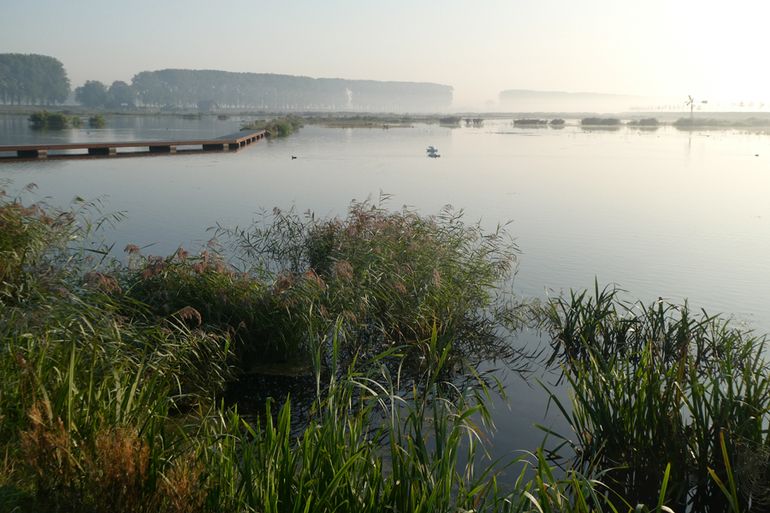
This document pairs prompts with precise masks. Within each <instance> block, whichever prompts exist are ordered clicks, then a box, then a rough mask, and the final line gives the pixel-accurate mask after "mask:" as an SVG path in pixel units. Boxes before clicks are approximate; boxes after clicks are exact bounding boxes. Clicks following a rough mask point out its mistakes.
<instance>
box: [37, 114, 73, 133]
mask: <svg viewBox="0 0 770 513" xmlns="http://www.w3.org/2000/svg"><path fill="white" fill-rule="evenodd" d="M71 121H72V120H71V119H70V118H69V117H68V116H67V115H66V114H63V113H61V112H48V111H45V110H42V111H38V112H34V113H32V114H31V115H30V116H29V123H30V126H31V127H32V128H34V129H50V130H63V129H65V128H67V127H68V126H69V125H70V122H71Z"/></svg>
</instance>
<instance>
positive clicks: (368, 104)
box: [0, 54, 452, 112]
mask: <svg viewBox="0 0 770 513" xmlns="http://www.w3.org/2000/svg"><path fill="white" fill-rule="evenodd" d="M69 93H70V82H69V79H68V78H67V73H66V71H65V69H64V66H63V65H62V63H61V62H59V61H58V60H57V59H55V58H53V57H48V56H45V55H34V54H30V55H25V54H0V102H2V103H5V104H46V105H50V104H56V103H62V102H64V101H65V100H66V99H67V97H68V96H69ZM74 93H75V101H77V102H78V103H80V104H81V105H83V106H86V107H91V108H112V109H121V108H133V107H135V106H137V105H143V106H151V107H158V108H161V109H168V110H173V109H190V108H194V109H199V110H201V111H207V110H213V109H217V108H225V109H244V108H248V109H260V110H274V111H303V110H305V111H306V110H321V111H326V110H328V111H334V110H348V111H379V112H399V111H407V112H435V111H440V110H444V109H446V108H447V107H449V106H450V105H451V103H452V87H451V86H447V85H442V84H433V83H424V82H380V81H374V80H346V79H339V78H311V77H304V76H294V75H276V74H271V73H234V72H227V71H217V70H186V69H164V70H159V71H142V72H140V73H138V74H137V75H135V76H134V77H133V79H132V80H131V84H128V83H126V82H123V81H119V80H118V81H115V82H113V83H112V84H111V85H110V86H107V85H106V84H104V83H102V82H100V81H98V80H88V81H87V82H85V84H83V85H82V86H80V87H77V88H76V89H75V91H74Z"/></svg>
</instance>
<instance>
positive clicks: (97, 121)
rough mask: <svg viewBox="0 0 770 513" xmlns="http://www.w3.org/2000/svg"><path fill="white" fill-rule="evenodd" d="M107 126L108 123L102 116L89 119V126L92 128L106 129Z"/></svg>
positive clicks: (98, 115) (97, 115)
mask: <svg viewBox="0 0 770 513" xmlns="http://www.w3.org/2000/svg"><path fill="white" fill-rule="evenodd" d="M106 125H107V121H106V120H105V119H104V116H102V115H101V114H96V115H94V116H91V117H89V118H88V126H89V127H90V128H104V127H105V126H106Z"/></svg>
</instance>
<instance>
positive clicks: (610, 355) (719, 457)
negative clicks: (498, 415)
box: [542, 285, 770, 511]
mask: <svg viewBox="0 0 770 513" xmlns="http://www.w3.org/2000/svg"><path fill="white" fill-rule="evenodd" d="M542 315H543V318H544V320H545V321H544V326H545V328H546V329H547V330H548V331H549V332H550V334H551V336H552V339H553V353H552V357H551V361H552V362H556V361H559V362H561V364H562V366H563V369H564V375H565V377H566V379H567V380H568V382H569V384H570V386H571V389H572V391H573V394H572V399H571V403H570V404H569V405H566V404H562V403H561V402H560V401H559V400H558V399H557V398H556V396H555V395H552V397H551V400H552V402H553V403H554V404H555V405H556V407H558V408H559V409H560V410H561V411H562V413H563V414H564V415H565V417H566V418H567V420H568V421H569V423H570V425H571V429H572V434H571V435H570V436H565V437H564V441H565V442H567V443H568V444H570V445H571V446H572V448H573V450H574V451H575V454H576V455H577V456H576V457H577V461H578V462H579V465H580V467H581V468H583V469H584V470H585V471H586V472H591V471H593V470H596V469H602V470H603V471H604V476H605V483H606V484H608V485H609V486H611V487H612V488H613V489H614V490H615V491H617V492H619V493H620V494H622V495H623V496H625V497H627V498H631V499H634V500H637V501H640V502H647V503H649V502H650V499H651V498H652V497H653V496H655V494H656V493H657V489H658V488H657V487H658V485H659V480H660V476H661V475H662V473H663V472H664V470H665V469H666V467H667V466H669V465H670V467H669V471H668V473H669V475H670V484H669V493H670V499H671V500H672V501H673V504H677V505H679V506H681V507H688V508H690V507H692V508H694V509H695V510H698V511H707V510H708V511H722V510H723V509H724V508H725V507H726V503H725V500H726V498H725V496H724V494H723V493H722V492H723V490H721V489H720V487H719V486H717V484H718V482H720V480H721V481H722V482H726V480H727V474H728V473H729V470H730V465H732V468H733V469H734V475H735V482H736V483H737V484H736V486H737V490H738V494H739V495H740V504H741V508H744V507H747V505H749V504H754V505H759V504H764V503H765V502H766V501H767V499H768V497H769V496H768V493H767V489H766V487H765V486H764V485H762V484H761V482H762V478H760V477H759V476H765V475H767V474H768V472H770V458H768V457H767V455H768V454H770V438H768V425H770V414H769V413H768V412H770V378H769V377H768V376H769V375H770V366H768V363H767V362H766V361H765V359H764V351H765V339H764V337H758V336H755V335H753V334H752V333H750V332H747V331H744V330H741V329H739V328H736V327H733V326H731V325H730V323H729V322H728V321H726V320H725V319H722V318H720V317H717V316H709V315H707V314H706V313H703V312H701V313H693V312H691V310H690V308H689V307H688V305H687V304H684V305H674V304H670V303H667V302H665V301H663V300H659V301H656V302H654V303H652V304H649V305H645V304H643V303H626V302H624V301H622V300H621V299H620V298H619V291H618V290H617V289H615V288H604V289H599V287H598V285H597V286H596V287H595V290H594V293H593V295H591V294H589V293H588V292H585V291H583V292H579V293H577V292H571V293H570V295H569V296H568V297H559V298H555V299H553V300H552V301H550V302H549V303H548V305H547V306H546V307H545V309H544V310H543V311H542ZM573 437H574V439H573ZM723 445H724V451H726V452H725V455H724V457H723Z"/></svg>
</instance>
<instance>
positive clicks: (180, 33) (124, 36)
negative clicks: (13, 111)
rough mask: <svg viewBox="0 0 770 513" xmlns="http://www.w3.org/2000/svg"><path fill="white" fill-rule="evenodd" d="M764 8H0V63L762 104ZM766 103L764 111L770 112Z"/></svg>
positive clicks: (555, 1)
mask: <svg viewBox="0 0 770 513" xmlns="http://www.w3.org/2000/svg"><path fill="white" fill-rule="evenodd" d="M768 19H770V2H765V1H760V0H732V1H731V2H725V1H724V0H722V1H711V0H699V1H695V0H644V1H639V0H634V1H627V0H476V1H473V2H472V1H470V0H440V1H439V0H435V1H419V0H389V1H387V2H375V1H371V0H355V1H354V0H323V1H321V0H317V1H309V0H285V1H282V2H281V1H275V0H272V1H269V2H266V1H261V0H251V1H242V0H231V1H228V2H217V1H211V0H206V1H201V0H185V1H180V0H155V1H148V0H135V1H132V2H114V1H112V2H110V1H104V0H101V1H93V0H68V1H64V0H32V1H20V0H0V52H20V53H40V54H45V55H51V56H53V57H56V58H58V59H59V60H61V61H62V63H63V64H64V67H65V68H66V69H67V71H68V74H69V76H70V79H71V81H72V84H73V87H75V86H78V85H80V84H82V83H83V82H84V81H85V80H88V79H94V80H101V81H103V82H105V83H110V82H112V81H113V80H124V81H127V82H128V81H130V79H131V77H132V76H133V75H134V74H136V73H138V72H139V71H142V70H155V69H163V68H190V69H222V70H228V71H250V72H265V73H286V74H293V75H307V76H312V77H339V78H351V79H374V80H405V81H427V82H437V83H442V84H448V85H452V86H454V88H455V91H454V97H455V106H456V107H466V106H467V107H474V108H479V107H483V106H485V105H486V106H492V105H493V104H494V103H495V102H496V101H497V96H498V93H499V92H500V91H501V90H504V89H538V90H556V91H570V92H601V93H613V94H628V95H641V96H655V97H658V96H662V97H672V98H679V97H686V96H687V95H688V94H692V95H693V96H695V97H696V98H698V99H701V98H702V99H706V98H708V99H710V100H711V102H712V104H716V103H718V102H730V101H733V102H735V101H745V102H750V101H752V102H753V101H757V102H758V101H760V100H762V101H765V100H770V64H768V61H767V59H766V51H767V48H768V47H770V43H767V39H766V37H767V31H768V29H767V20H768ZM767 103H769V104H770V101H768V102H767Z"/></svg>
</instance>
